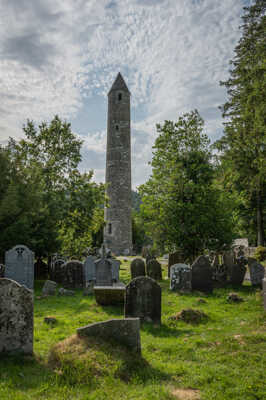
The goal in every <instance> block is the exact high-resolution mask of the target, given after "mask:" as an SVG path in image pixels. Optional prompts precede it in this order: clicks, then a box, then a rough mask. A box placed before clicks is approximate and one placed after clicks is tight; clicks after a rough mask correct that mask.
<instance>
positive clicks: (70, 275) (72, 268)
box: [63, 260, 85, 289]
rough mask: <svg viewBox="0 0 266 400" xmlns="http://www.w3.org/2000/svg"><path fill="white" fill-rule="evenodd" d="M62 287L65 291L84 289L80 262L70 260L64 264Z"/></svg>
mask: <svg viewBox="0 0 266 400" xmlns="http://www.w3.org/2000/svg"><path fill="white" fill-rule="evenodd" d="M63 286H64V287H65V288H67V289H79V288H83V287H85V281H84V270H83V263H82V262H80V261H78V260H70V261H67V262H66V263H65V265H64V278H63Z"/></svg>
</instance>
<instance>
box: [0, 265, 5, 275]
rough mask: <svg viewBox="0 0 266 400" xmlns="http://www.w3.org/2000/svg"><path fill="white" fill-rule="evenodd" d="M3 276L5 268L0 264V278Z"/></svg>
mask: <svg viewBox="0 0 266 400" xmlns="http://www.w3.org/2000/svg"><path fill="white" fill-rule="evenodd" d="M4 276H5V266H4V265H3V264H0V278H4Z"/></svg>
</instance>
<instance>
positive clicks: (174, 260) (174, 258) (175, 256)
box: [168, 251, 184, 278]
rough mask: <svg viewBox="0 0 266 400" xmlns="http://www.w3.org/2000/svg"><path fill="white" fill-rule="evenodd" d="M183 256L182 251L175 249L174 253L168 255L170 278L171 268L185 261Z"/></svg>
mask: <svg viewBox="0 0 266 400" xmlns="http://www.w3.org/2000/svg"><path fill="white" fill-rule="evenodd" d="M183 258H184V257H183V256H182V254H181V252H180V251H175V252H174V253H170V254H169V257H168V278H169V277H170V268H171V266H172V265H174V264H180V263H183V261H184V260H183Z"/></svg>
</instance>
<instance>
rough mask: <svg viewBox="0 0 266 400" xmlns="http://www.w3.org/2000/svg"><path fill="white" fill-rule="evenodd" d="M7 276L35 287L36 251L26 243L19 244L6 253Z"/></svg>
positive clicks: (29, 286)
mask: <svg viewBox="0 0 266 400" xmlns="http://www.w3.org/2000/svg"><path fill="white" fill-rule="evenodd" d="M5 277H6V278H9V279H13V280H14V281H16V282H18V283H20V284H21V285H25V286H26V287H27V288H29V289H33V283H34V253H33V252H32V251H31V250H30V249H28V247H26V246H24V245H18V246H15V247H13V248H12V249H11V250H8V251H7V252H6V254H5Z"/></svg>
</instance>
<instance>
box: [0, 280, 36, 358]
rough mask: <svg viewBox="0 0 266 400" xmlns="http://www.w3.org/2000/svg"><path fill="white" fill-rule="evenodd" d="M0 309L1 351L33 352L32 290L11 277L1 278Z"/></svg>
mask: <svg viewBox="0 0 266 400" xmlns="http://www.w3.org/2000/svg"><path fill="white" fill-rule="evenodd" d="M0 310H1V312H0V353H25V354H32V352H33V294H32V291H31V290H29V289H27V288H26V287H25V286H22V285H20V284H19V283H17V282H15V281H13V280H11V279H7V278H2V279H0Z"/></svg>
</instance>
